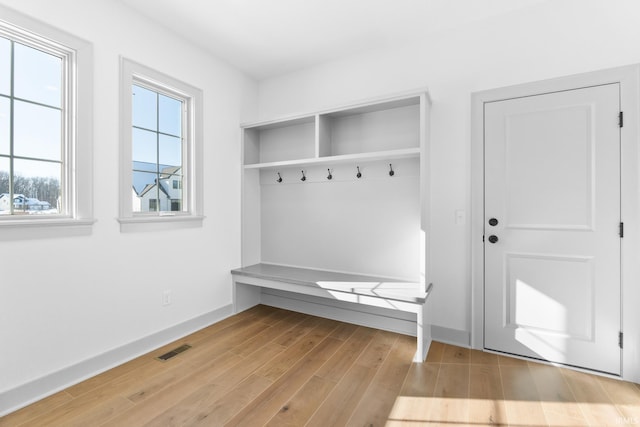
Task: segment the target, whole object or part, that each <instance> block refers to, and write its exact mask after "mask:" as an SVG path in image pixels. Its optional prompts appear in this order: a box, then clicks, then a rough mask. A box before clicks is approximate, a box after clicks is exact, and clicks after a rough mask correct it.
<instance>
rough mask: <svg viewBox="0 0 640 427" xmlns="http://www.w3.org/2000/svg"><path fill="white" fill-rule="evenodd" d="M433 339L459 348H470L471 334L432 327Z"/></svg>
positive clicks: (442, 327) (441, 327)
mask: <svg viewBox="0 0 640 427" xmlns="http://www.w3.org/2000/svg"><path fill="white" fill-rule="evenodd" d="M431 339H432V340H434V341H438V342H441V343H445V344H451V345H456V346H458V347H465V348H470V345H471V334H470V333H469V332H467V331H461V330H459V329H451V328H445V327H444V326H437V325H431Z"/></svg>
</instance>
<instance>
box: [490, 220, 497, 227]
mask: <svg viewBox="0 0 640 427" xmlns="http://www.w3.org/2000/svg"><path fill="white" fill-rule="evenodd" d="M489 225H490V226H492V227H495V226H496V225H498V220H497V219H495V218H491V219H490V220H489Z"/></svg>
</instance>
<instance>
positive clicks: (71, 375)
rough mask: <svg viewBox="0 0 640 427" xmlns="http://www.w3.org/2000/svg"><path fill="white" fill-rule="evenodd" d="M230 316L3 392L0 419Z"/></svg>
mask: <svg viewBox="0 0 640 427" xmlns="http://www.w3.org/2000/svg"><path fill="white" fill-rule="evenodd" d="M232 314H233V306H232V305H231V304H229V305H226V306H224V307H221V308H219V309H217V310H213V311H210V312H208V313H205V314H202V315H200V316H198V317H195V318H193V319H190V320H187V321H185V322H182V323H179V324H177V325H174V326H172V327H170V328H167V329H164V330H162V331H159V332H156V333H154V334H151V335H148V336H146V337H143V338H140V339H139V340H136V341H134V342H131V343H128V344H125V345H123V346H120V347H118V348H115V349H113V350H109V351H107V352H105V353H102V354H99V355H97V356H94V357H92V358H90V359H86V360H83V361H81V362H78V363H76V364H75V365H72V366H69V367H67V368H64V369H61V370H59V371H56V372H53V373H51V374H48V375H45V376H43V377H40V378H38V379H35V380H33V381H30V382H28V383H25V384H22V385H20V386H18V387H15V388H13V389H10V390H7V391H4V392H2V393H0V417H2V416H4V415H7V414H9V413H11V412H13V411H16V410H18V409H20V408H23V407H25V406H27V405H29V404H31V403H33V402H36V401H38V400H41V399H43V398H45V397H47V396H50V395H52V394H54V393H57V392H59V391H61V390H64V389H65V388H67V387H70V386H72V385H74V384H77V383H79V382H82V381H84V380H86V379H88V378H91V377H93V376H95V375H98V374H100V373H102V372H104V371H107V370H109V369H112V368H114V367H116V366H118V365H121V364H123V363H125V362H128V361H129V360H132V359H134V358H136V357H138V356H141V355H143V354H146V353H148V352H150V351H153V350H154V349H156V348H159V347H162V346H164V345H166V344H169V343H170V342H172V341H175V340H178V339H180V338H182V337H184V336H186V335H189V334H191V333H193V332H195V331H198V330H200V329H202V328H205V327H207V326H210V325H212V324H214V323H216V322H219V321H220V320H222V319H225V318H227V317H229V316H231V315H232Z"/></svg>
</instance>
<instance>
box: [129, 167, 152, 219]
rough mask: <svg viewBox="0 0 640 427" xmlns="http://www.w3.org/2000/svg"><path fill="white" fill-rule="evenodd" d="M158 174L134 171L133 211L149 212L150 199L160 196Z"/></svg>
mask: <svg viewBox="0 0 640 427" xmlns="http://www.w3.org/2000/svg"><path fill="white" fill-rule="evenodd" d="M157 182H158V174H156V173H150V172H138V171H134V172H133V189H132V197H133V200H132V202H133V203H132V208H133V212H148V211H149V200H150V199H157V198H158V186H157V184H156V183H157Z"/></svg>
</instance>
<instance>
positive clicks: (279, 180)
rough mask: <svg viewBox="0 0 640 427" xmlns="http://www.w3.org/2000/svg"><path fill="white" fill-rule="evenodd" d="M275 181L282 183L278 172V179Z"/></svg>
mask: <svg viewBox="0 0 640 427" xmlns="http://www.w3.org/2000/svg"><path fill="white" fill-rule="evenodd" d="M276 181H277V182H282V177H281V176H280V172H278V179H277V180H276Z"/></svg>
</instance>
